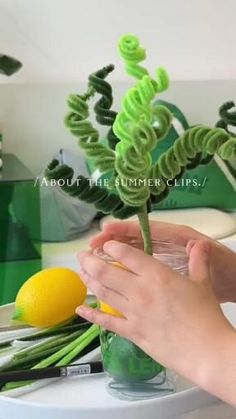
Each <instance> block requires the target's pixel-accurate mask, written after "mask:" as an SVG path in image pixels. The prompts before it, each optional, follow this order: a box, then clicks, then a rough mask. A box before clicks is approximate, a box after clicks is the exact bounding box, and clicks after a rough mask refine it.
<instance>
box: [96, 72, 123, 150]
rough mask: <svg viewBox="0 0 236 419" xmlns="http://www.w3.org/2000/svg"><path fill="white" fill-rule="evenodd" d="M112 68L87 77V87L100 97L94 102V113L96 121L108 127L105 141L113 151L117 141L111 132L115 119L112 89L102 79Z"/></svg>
mask: <svg viewBox="0 0 236 419" xmlns="http://www.w3.org/2000/svg"><path fill="white" fill-rule="evenodd" d="M114 68H115V67H114V66H113V65H112V64H110V65H109V66H107V67H105V68H103V69H102V70H99V71H97V72H96V73H93V74H91V75H90V76H89V85H90V86H91V87H92V88H93V89H94V91H95V92H96V93H98V94H100V95H102V97H101V98H100V99H99V100H98V101H97V102H96V104H95V106H94V112H95V115H96V121H97V122H98V123H99V124H101V125H106V126H110V127H111V128H110V129H109V131H108V133H107V139H108V144H109V147H110V148H111V149H112V150H113V149H114V148H115V146H116V144H117V142H118V141H119V139H118V138H117V137H116V135H115V134H114V131H113V128H112V126H113V123H114V121H115V119H116V115H117V112H115V111H113V110H111V106H112V104H113V96H112V87H111V85H110V84H109V83H108V82H107V81H106V80H104V78H105V77H106V76H107V75H108V74H109V73H110V72H111V71H113V70H114Z"/></svg>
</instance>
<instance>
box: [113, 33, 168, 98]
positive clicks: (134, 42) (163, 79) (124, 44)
mask: <svg viewBox="0 0 236 419" xmlns="http://www.w3.org/2000/svg"><path fill="white" fill-rule="evenodd" d="M118 47H119V52H120V55H121V57H122V58H123V59H124V61H125V68H126V71H127V73H128V74H130V75H131V76H133V77H135V78H136V79H138V80H140V79H142V78H143V77H144V76H148V75H149V72H148V70H147V69H146V68H144V67H142V66H141V65H139V63H140V62H141V61H143V60H144V59H145V58H146V51H145V49H144V48H142V47H141V46H140V43H139V39H138V38H137V37H136V36H134V35H132V34H128V35H124V36H122V37H121V38H120V41H119V44H118ZM151 82H152V84H153V85H154V89H155V90H156V93H158V92H162V91H164V90H166V89H167V88H168V86H169V77H168V74H167V72H166V70H165V69H164V68H162V67H159V68H158V69H157V70H156V80H153V79H151Z"/></svg>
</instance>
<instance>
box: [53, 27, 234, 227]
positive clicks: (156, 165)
mask: <svg viewBox="0 0 236 419" xmlns="http://www.w3.org/2000/svg"><path fill="white" fill-rule="evenodd" d="M119 50H120V53H121V56H122V57H123V59H124V61H125V65H126V69H127V72H128V73H129V74H131V75H133V76H134V77H135V78H136V79H138V82H137V84H136V85H135V86H134V87H132V88H131V89H129V90H128V91H127V93H126V94H125V96H124V99H123V101H122V108H121V111H120V112H119V113H118V114H117V115H116V113H115V112H114V111H111V106H112V101H113V98H112V89H111V86H110V85H109V83H108V82H107V81H105V80H104V79H105V78H106V76H107V75H108V74H109V73H110V72H111V71H112V70H113V68H114V67H113V66H112V65H109V66H107V67H104V68H103V69H101V70H98V71H97V72H95V73H93V74H92V75H90V76H89V83H88V90H87V92H86V93H85V95H70V97H69V100H68V106H69V108H70V113H69V114H68V115H67V117H66V119H65V123H66V125H67V126H68V128H69V129H70V131H71V132H72V134H74V135H75V136H77V137H78V139H79V145H80V146H81V148H82V149H83V150H84V151H85V153H86V155H87V157H88V158H89V160H90V162H92V164H93V165H94V166H95V168H96V169H97V170H99V173H108V172H109V173H110V176H111V178H110V181H109V184H108V185H107V187H106V188H101V187H100V186H94V185H91V184H90V182H89V180H88V179H86V178H83V177H80V185H78V183H76V184H75V183H74V184H73V185H68V184H67V185H65V186H64V187H63V188H64V190H65V191H66V192H68V193H70V194H71V195H74V196H78V197H79V198H80V199H83V200H85V201H86V202H91V203H94V204H95V206H96V207H97V208H98V209H99V210H101V211H103V212H105V213H108V212H112V213H113V215H114V216H118V217H119V216H120V209H122V210H121V212H122V218H124V217H125V216H130V215H131V214H133V213H134V212H135V210H137V211H138V212H140V214H141V213H142V217H141V218H142V220H143V219H144V217H146V215H145V214H144V213H145V212H147V210H150V206H151V205H153V204H157V203H159V204H160V203H161V202H162V201H163V200H164V199H165V198H166V197H167V195H168V193H169V190H170V187H169V185H168V184H167V181H170V180H173V181H176V180H180V179H181V178H182V177H183V176H184V174H185V172H186V170H192V169H195V168H196V167H198V166H199V165H200V164H201V165H206V164H208V163H210V161H211V160H212V157H213V155H214V154H218V156H220V157H221V158H223V159H226V160H228V159H230V158H231V157H232V156H234V155H235V154H236V145H235V142H236V139H235V137H234V136H232V135H230V134H229V133H227V132H226V131H225V130H224V129H222V128H213V129H211V128H208V127H204V126H196V127H193V128H190V129H188V130H186V131H185V132H184V134H183V135H181V136H180V137H179V138H178V139H177V140H176V141H175V142H174V143H173V144H171V146H170V147H169V148H168V149H165V150H164V152H163V153H162V154H161V156H158V159H157V160H153V153H154V151H155V152H156V150H158V148H159V147H160V148H161V143H162V142H163V141H162V142H161V141H160V140H163V139H166V138H167V134H168V135H169V133H171V130H172V128H171V120H172V114H171V112H170V111H169V109H168V107H166V106H163V105H155V104H153V100H154V99H155V96H156V94H157V93H160V92H162V91H163V90H165V89H166V88H167V87H168V84H169V79H168V76H167V73H166V71H165V70H164V69H162V68H159V69H158V70H157V76H156V79H152V78H151V77H150V75H149V73H148V71H147V70H146V69H145V68H144V67H142V66H140V62H141V61H143V60H144V59H145V56H146V53H145V50H144V49H143V48H142V47H141V46H140V44H139V41H138V39H137V38H136V37H135V36H133V35H125V36H124V37H122V38H121V39H120V41H119ZM95 93H98V94H100V95H101V98H100V99H99V101H98V102H97V103H96V104H95V109H94V110H95V114H96V119H97V121H98V122H100V123H101V124H105V125H108V126H111V125H112V123H113V126H112V128H113V132H112V135H114V136H115V137H116V139H119V141H117V143H116V147H115V152H114V151H113V150H112V149H111V148H110V147H108V146H107V145H106V144H104V143H103V142H101V141H99V133H98V131H97V129H95V128H94V127H93V125H92V124H91V122H90V121H89V120H88V117H89V108H88V103H87V102H88V100H89V99H90V98H91V97H92V96H94V95H95ZM114 118H115V121H114ZM113 121H114V122H113ZM185 128H186V127H185ZM154 154H155V153H154ZM46 173H47V175H48V176H49V177H51V178H52V177H53V176H55V177H56V178H57V179H59V177H63V175H64V177H69V178H70V179H72V176H73V173H71V171H70V168H67V167H66V166H63V167H62V168H60V167H59V166H58V163H57V162H53V163H52V164H51V165H50V166H49V168H48V171H47V172H46ZM156 179H158V181H159V182H158V183H154V184H149V183H148V181H155V180H156ZM109 202H111V203H112V204H111V207H112V208H111V207H110V206H109ZM145 208H146V209H145ZM117 209H118V211H117ZM145 224H146V223H145Z"/></svg>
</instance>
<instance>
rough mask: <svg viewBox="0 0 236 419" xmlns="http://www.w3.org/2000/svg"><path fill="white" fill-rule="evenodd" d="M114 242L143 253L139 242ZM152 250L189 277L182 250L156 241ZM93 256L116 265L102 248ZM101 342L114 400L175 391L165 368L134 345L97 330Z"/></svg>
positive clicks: (127, 238) (186, 261) (123, 238)
mask: <svg viewBox="0 0 236 419" xmlns="http://www.w3.org/2000/svg"><path fill="white" fill-rule="evenodd" d="M116 240H119V241H123V242H125V243H128V244H129V245H131V246H133V247H136V248H139V249H141V250H142V249H143V242H142V241H141V240H137V239H135V238H132V237H119V238H117V237H116ZM152 246H153V257H154V258H155V259H158V260H159V261H161V262H162V263H165V264H166V265H168V266H170V267H171V268H172V269H173V270H174V271H176V272H178V273H180V274H182V275H186V274H187V273H188V257H187V254H186V251H185V248H184V247H182V246H179V245H176V244H174V243H168V242H161V241H158V240H153V242H152ZM94 254H96V255H97V256H98V257H100V258H102V259H103V260H105V261H106V262H108V263H115V262H116V261H115V260H114V259H112V258H111V257H110V256H109V255H107V254H106V253H105V252H104V250H103V249H102V248H97V249H95V251H94ZM117 273H119V270H118V269H117ZM147 286H148V285H147ZM100 342H101V352H102V360H103V365H104V370H105V372H106V374H107V377H108V390H109V392H111V393H112V394H113V395H115V396H116V397H119V398H122V399H126V400H127V399H128V400H137V399H148V398H153V397H160V396H163V395H166V394H168V393H171V392H173V391H174V390H175V386H174V382H173V380H171V379H170V378H169V376H168V373H167V370H166V368H165V367H164V366H163V365H161V364H159V363H158V362H157V361H155V360H154V359H152V358H151V357H150V356H149V355H147V354H146V353H145V352H144V351H143V350H142V349H140V348H139V347H138V346H137V345H135V344H134V343H133V342H131V341H129V340H127V339H125V338H123V337H121V336H119V335H118V334H116V333H113V332H111V331H109V330H106V329H103V328H101V330H100ZM157 345H158V342H157Z"/></svg>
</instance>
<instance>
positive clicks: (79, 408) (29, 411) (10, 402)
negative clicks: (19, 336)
mask: <svg viewBox="0 0 236 419" xmlns="http://www.w3.org/2000/svg"><path fill="white" fill-rule="evenodd" d="M11 310H12V306H11V305H8V306H5V307H1V308H0V326H1V325H2V324H6V319H9V317H10V313H11ZM1 320H3V322H2V324H1ZM16 417H18V418H19V419H32V418H33V419H42V418H43V419H52V418H53V419H65V417H66V419H90V418H91V419H94V418H95V417H97V418H98V419H100V418H102V419H111V417H112V419H120V418H121V417H122V419H165V418H176V419H177V418H178V419H180V418H181V419H200V418H201V419H202V418H207V419H224V418H232V419H233V418H234V419H235V418H236V411H235V410H234V409H233V408H231V407H230V406H228V405H226V404H224V403H221V402H220V401H218V400H217V399H215V398H214V397H212V396H210V395H209V394H207V393H206V392H204V391H202V390H200V389H199V388H197V387H195V386H194V385H193V384H191V383H188V382H187V381H186V380H184V379H183V378H181V377H178V379H177V391H176V393H174V394H171V395H167V396H165V397H162V398H159V399H158V398H157V399H152V400H148V401H138V402H128V401H121V400H118V399H116V398H114V397H112V396H111V395H110V394H108V393H107V391H106V378H105V376H104V375H103V374H99V375H96V376H93V377H92V376H90V377H80V378H76V377H72V378H66V379H60V380H57V381H54V382H53V383H52V384H50V385H48V386H45V387H42V388H39V389H37V390H35V391H32V392H30V393H28V394H23V395H20V396H18V397H17V398H12V397H9V396H0V418H1V419H13V418H16Z"/></svg>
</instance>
